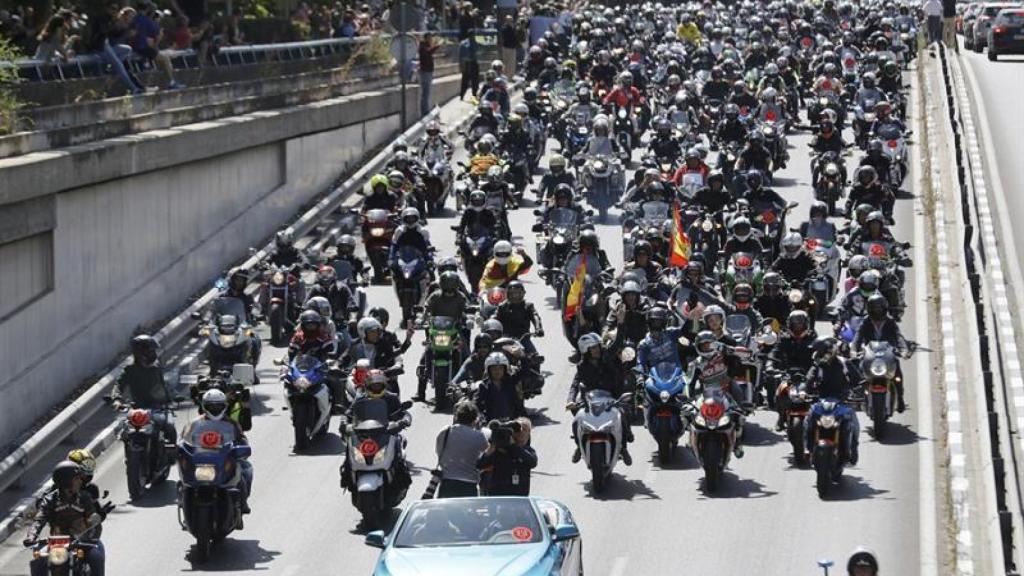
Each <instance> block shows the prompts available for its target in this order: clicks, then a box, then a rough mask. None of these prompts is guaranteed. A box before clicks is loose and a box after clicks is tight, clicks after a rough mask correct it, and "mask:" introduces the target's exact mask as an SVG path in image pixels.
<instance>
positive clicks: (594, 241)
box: [580, 230, 600, 250]
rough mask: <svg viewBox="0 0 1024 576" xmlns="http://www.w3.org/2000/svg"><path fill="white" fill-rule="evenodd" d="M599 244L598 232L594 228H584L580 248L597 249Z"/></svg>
mask: <svg viewBox="0 0 1024 576" xmlns="http://www.w3.org/2000/svg"><path fill="white" fill-rule="evenodd" d="M599 245H600V241H599V240H598V238H597V232H594V231H593V230H584V231H583V232H581V233H580V248H590V249H591V250H597V247H598V246H599Z"/></svg>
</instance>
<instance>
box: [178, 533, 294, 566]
mask: <svg viewBox="0 0 1024 576" xmlns="http://www.w3.org/2000/svg"><path fill="white" fill-rule="evenodd" d="M280 555H281V553H280V552H278V551H276V550H267V549H265V548H263V547H262V546H260V541H259V540H235V539H232V538H231V537H228V538H226V539H225V540H224V541H222V542H219V543H216V544H214V545H213V548H212V549H211V550H210V558H209V559H208V560H207V561H206V562H198V561H194V560H191V559H190V562H191V563H192V570H183V572H238V571H241V570H253V571H257V570H269V569H270V568H269V567H267V566H260V564H269V563H271V562H273V561H274V560H275V558H276V557H277V556H280ZM189 556H191V552H190V554H189Z"/></svg>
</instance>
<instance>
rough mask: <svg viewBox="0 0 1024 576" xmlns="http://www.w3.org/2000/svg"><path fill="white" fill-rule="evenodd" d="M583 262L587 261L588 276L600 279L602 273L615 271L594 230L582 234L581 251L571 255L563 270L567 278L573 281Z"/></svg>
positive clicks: (580, 239)
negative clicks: (577, 269)
mask: <svg viewBox="0 0 1024 576" xmlns="http://www.w3.org/2000/svg"><path fill="white" fill-rule="evenodd" d="M583 260H586V265H587V275H588V276H593V277H594V278H598V277H600V276H601V274H602V273H610V272H611V271H612V270H613V268H612V265H611V262H610V261H609V260H608V254H606V253H605V251H604V250H602V249H601V242H600V239H599V238H598V236H597V233H596V232H594V231H593V230H583V231H582V232H580V237H579V249H578V250H576V251H574V252H573V253H572V254H571V255H569V257H568V258H567V259H566V262H565V267H564V268H563V272H565V276H566V278H569V279H571V278H573V277H574V276H575V275H576V268H577V267H578V266H579V264H580V262H581V261H583Z"/></svg>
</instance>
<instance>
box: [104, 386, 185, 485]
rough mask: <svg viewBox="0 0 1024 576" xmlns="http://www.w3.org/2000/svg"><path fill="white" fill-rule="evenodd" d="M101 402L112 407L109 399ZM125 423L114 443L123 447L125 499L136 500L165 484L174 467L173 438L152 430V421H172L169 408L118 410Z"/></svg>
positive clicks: (154, 429)
mask: <svg viewBox="0 0 1024 576" xmlns="http://www.w3.org/2000/svg"><path fill="white" fill-rule="evenodd" d="M103 401H104V402H107V403H108V404H109V403H112V402H113V400H112V399H111V397H110V396H104V397H103ZM122 410H123V411H124V412H125V419H124V421H122V422H121V424H120V425H119V427H118V433H117V436H118V439H119V440H121V442H123V443H124V469H125V475H126V477H127V479H128V496H129V497H130V498H131V499H132V500H138V499H139V498H140V497H141V496H142V494H143V492H145V490H146V487H147V486H156V485H157V484H161V483H163V482H164V481H165V480H167V476H168V474H170V472H171V466H172V465H173V464H174V442H175V440H177V439H176V438H165V437H164V432H163V428H161V427H159V426H156V425H155V423H154V421H153V420H154V418H164V419H168V420H172V421H173V419H174V413H173V412H172V411H171V408H170V406H165V407H163V408H160V409H147V408H137V407H135V406H134V405H131V406H129V407H125V408H122Z"/></svg>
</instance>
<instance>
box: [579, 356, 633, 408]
mask: <svg viewBox="0 0 1024 576" xmlns="http://www.w3.org/2000/svg"><path fill="white" fill-rule="evenodd" d="M622 384H623V377H622V370H621V367H620V366H619V363H618V360H617V359H616V358H615V357H614V354H613V353H612V352H611V351H609V350H607V349H606V350H604V352H603V353H602V354H601V359H600V360H598V361H597V362H592V361H591V360H589V359H588V358H583V359H582V360H580V363H579V364H578V365H577V366H576V376H575V377H574V378H573V379H572V384H571V385H570V386H569V395H568V396H567V397H566V400H565V401H566V403H567V404H568V403H570V402H576V401H577V400H578V397H579V396H582V395H583V394H584V393H586V392H587V391H588V390H607V391H608V392H610V393H611V395H612V396H615V397H618V396H619V395H620V394H622Z"/></svg>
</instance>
